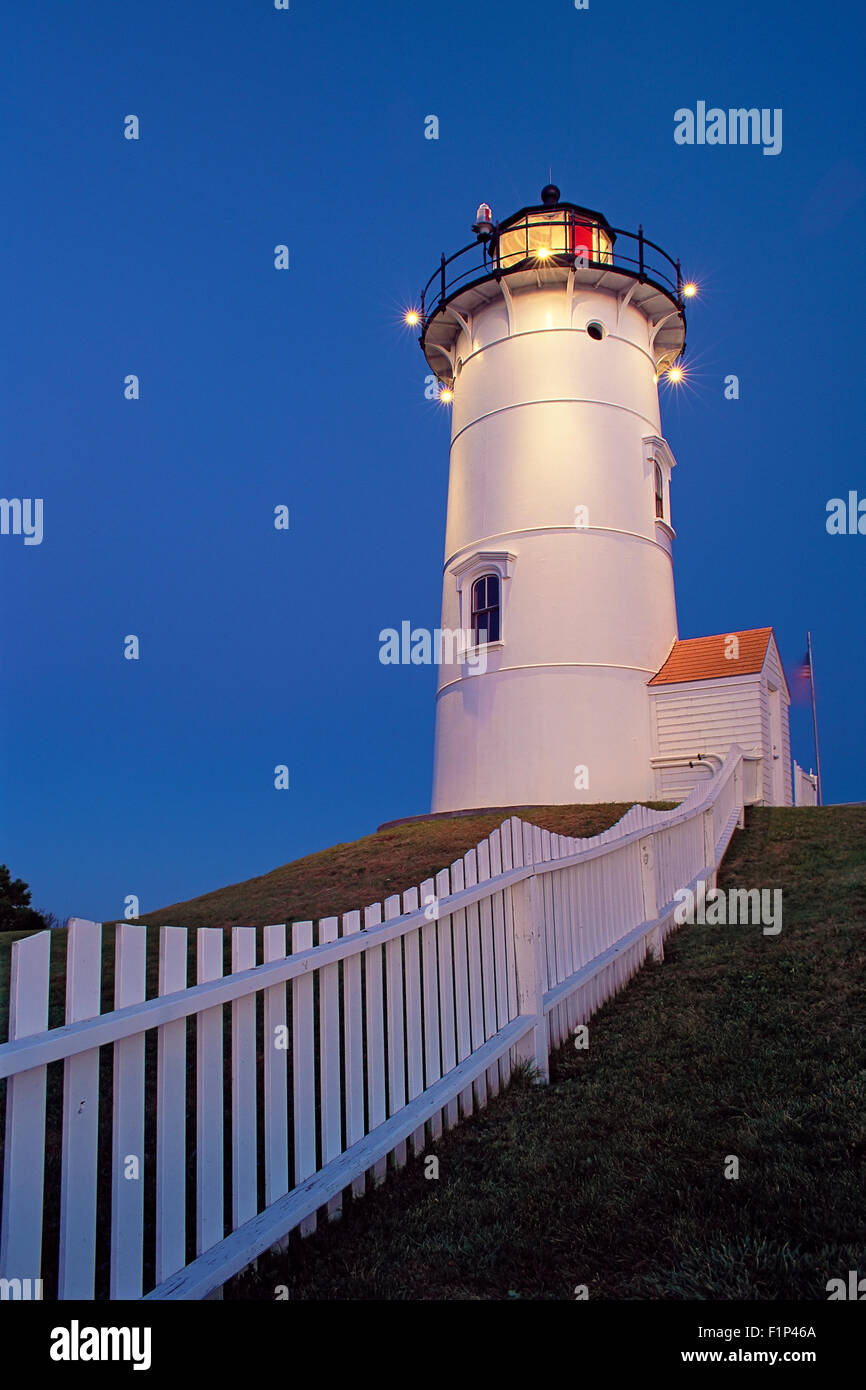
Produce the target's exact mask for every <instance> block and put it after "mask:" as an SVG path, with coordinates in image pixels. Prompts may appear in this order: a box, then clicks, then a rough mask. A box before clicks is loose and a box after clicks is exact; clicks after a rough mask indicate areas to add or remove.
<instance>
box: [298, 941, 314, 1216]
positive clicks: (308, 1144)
mask: <svg viewBox="0 0 866 1390" xmlns="http://www.w3.org/2000/svg"><path fill="white" fill-rule="evenodd" d="M312 944H313V924H312V922H293V923H292V952H293V953H297V952H298V951H307V950H309V948H310V947H311V946H312ZM313 986H314V980H313V975H312V973H311V972H307V973H305V974H303V975H300V976H299V977H298V978H297V979H295V980H292V1095H293V1099H294V1107H293V1113H294V1129H293V1135H294V1147H295V1183H296V1184H298V1183H302V1182H303V1181H304V1178H309V1177H311V1176H312V1174H313V1173H315V1171H316V1050H315V1049H316V1043H315V1024H314V996H313ZM298 1229H299V1230H300V1233H301V1235H302V1236H308V1235H312V1233H313V1231H315V1229H316V1215H315V1212H314V1213H313V1214H312V1215H310V1216H306V1217H304V1220H303V1221H302V1222H301V1224H300V1226H299V1228H298Z"/></svg>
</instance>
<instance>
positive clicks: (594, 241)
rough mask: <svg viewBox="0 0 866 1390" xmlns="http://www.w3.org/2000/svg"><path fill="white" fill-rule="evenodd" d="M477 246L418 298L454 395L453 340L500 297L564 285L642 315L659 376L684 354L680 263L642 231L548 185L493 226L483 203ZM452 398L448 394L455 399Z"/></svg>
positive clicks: (448, 263)
mask: <svg viewBox="0 0 866 1390" xmlns="http://www.w3.org/2000/svg"><path fill="white" fill-rule="evenodd" d="M472 231H473V232H474V234H475V239H474V241H472V242H470V243H469V245H468V246H464V247H462V248H461V249H460V250H459V251H455V252H454V253H453V254H452V255H450V256H446V255H445V253H444V252H443V254H442V256H441V258H440V263H439V266H438V269H437V270H435V271H434V272H433V274H432V275H431V276H430V279H429V280H428V282H427V284H426V285H425V286H424V289H423V291H422V294H421V304H420V312H419V313H416V314H413V316H411V317H407V322H411V323H415V322H418V323H420V328H421V332H420V342H421V347H422V349H423V351H424V355H425V357H426V358H427V361H428V362H429V364H430V367H431V369H432V370H433V371H434V372H435V374H436V376H437V377H438V379H439V381H440V382H441V383H442V385H443V386H444V387H446V388H447V389H448V391H449V392H450V390H451V388H452V387H453V385H454V381H455V379H456V375H457V371H458V366H459V363H458V356H459V355H460V354H459V352H458V349H457V339H458V338H459V336H460V333H461V331H463V330H465V329H466V326H467V324H468V322H469V321H470V320H471V318H472V316H473V315H476V314H477V313H479V312H480V311H482V310H483V309H484V307H485V306H486V305H488V304H490V303H491V302H492V301H494V300H496V299H501V298H503V297H507V296H509V295H510V294H519V293H520V292H522V291H523V290H531V289H533V288H542V287H544V286H547V287H549V286H552V285H554V284H561V285H562V286H563V289H564V290H565V293H566V296H567V299H568V301H569V302H570V300H571V296H572V294H574V293H579V292H583V291H602V292H607V293H609V294H612V295H614V296H615V297H616V298H617V300H618V302H619V303H620V304H621V306H624V305H625V304H631V305H632V306H633V307H634V308H636V309H639V310H640V311H641V313H642V314H643V315H644V317H645V318H646V319H647V320H648V322H649V325H650V330H649V332H650V342H649V346H650V350H651V353H652V357H653V361H654V362H655V364H656V369H657V371H658V372H661V371H666V370H668V369H669V368H670V366H671V365H672V364H673V363H675V362H677V361H678V360H679V359H680V358H681V357H682V354H683V352H684V350H685V337H686V316H685V298H687V297H688V296H689V292H690V290H689V286H687V285H685V286H684V284H683V280H682V276H681V274H680V267H679V262H678V261H674V260H673V259H672V258H671V257H670V256H669V255H668V254H667V252H666V251H663V250H662V248H661V247H660V246H658V245H657V244H656V243H655V242H653V241H650V240H649V238H648V237H645V236H644V232H643V228H642V227H639V228H638V230H637V232H632V231H627V230H625V229H624V228H621V227H616V228H615V227H612V226H611V225H610V223H609V222H608V221H607V218H606V217H604V215H603V214H602V213H600V212H594V211H592V210H591V209H589V208H584V207H580V206H578V205H577V204H576V203H568V202H562V201H560V193H559V189H558V188H557V187H556V185H555V184H548V185H547V186H546V187H545V188H543V189H542V191H541V203H540V205H537V206H535V207H524V208H521V209H520V211H519V212H515V213H512V214H511V215H510V216H509V217H506V218H503V219H502V220H501V221H496V219H495V217H494V214H493V211H492V209H491V207H490V205H489V204H488V203H481V205H480V206H479V208H478V211H477V212H476V214H475V221H474V223H473V224H472ZM449 399H450V396H449Z"/></svg>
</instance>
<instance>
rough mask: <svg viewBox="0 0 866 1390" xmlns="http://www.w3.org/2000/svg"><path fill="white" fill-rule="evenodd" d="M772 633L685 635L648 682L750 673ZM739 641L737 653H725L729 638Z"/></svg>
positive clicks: (670, 682) (766, 629)
mask: <svg viewBox="0 0 866 1390" xmlns="http://www.w3.org/2000/svg"><path fill="white" fill-rule="evenodd" d="M772 635H773V629H772V628H771V627H755V628H751V629H750V630H749V631H748V632H720V633H719V634H718V635H717V636H716V637H688V638H686V640H685V641H683V642H675V643H674V645H673V649H672V651H671V654H670V656H669V657H668V659H667V661H666V662H665V664H664V666H662V668H661V670H660V671H658V672H656V674H655V675H654V676H653V678H652V680H650V681H647V685H675V684H676V683H677V682H678V681H713V680H720V679H721V678H722V677H724V676H750V675H753V674H755V673H756V672H758V671H760V670H761V668H762V666H763V664H764V658H765V657H766V655H767V647H768V646H769V643H770V638H771V637H772ZM732 637H736V638H737V640H738V642H739V655H738V656H736V657H734V656H726V655H725V652H726V651H730V650H731V645H730V639H731V638H732Z"/></svg>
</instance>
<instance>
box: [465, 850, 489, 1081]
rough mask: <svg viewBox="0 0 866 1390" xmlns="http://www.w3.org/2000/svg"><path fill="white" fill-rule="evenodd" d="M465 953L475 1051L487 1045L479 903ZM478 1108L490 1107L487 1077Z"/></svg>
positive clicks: (474, 878) (472, 868)
mask: <svg viewBox="0 0 866 1390" xmlns="http://www.w3.org/2000/svg"><path fill="white" fill-rule="evenodd" d="M463 865H464V873H465V877H466V887H467V888H474V886H475V884H476V883H477V882H478V859H477V854H476V851H475V850H474V849H470V850H469V852H468V853H467V854H464V856H463ZM466 952H467V960H468V965H469V1025H470V1029H471V1035H472V1051H473V1052H475V1051H476V1050H477V1049H478V1048H479V1047H481V1046H482V1044H483V1043H484V989H483V984H482V980H481V920H480V916H479V912H478V903H472V904H470V906H469V907H467V909H466ZM473 1092H474V1097H475V1104H476V1105H486V1104H487V1077H486V1076H479V1078H478V1080H477V1081H475V1082H474V1084H473Z"/></svg>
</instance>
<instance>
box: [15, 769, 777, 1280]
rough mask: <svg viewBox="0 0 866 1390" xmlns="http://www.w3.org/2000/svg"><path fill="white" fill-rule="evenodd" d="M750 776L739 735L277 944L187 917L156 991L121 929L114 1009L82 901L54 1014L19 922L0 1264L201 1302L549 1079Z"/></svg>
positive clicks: (502, 837)
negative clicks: (641, 788) (571, 822)
mask: <svg viewBox="0 0 866 1390" xmlns="http://www.w3.org/2000/svg"><path fill="white" fill-rule="evenodd" d="M749 769H750V759H749V757H748V755H746V754H744V753H743V752H742V750H741V749H739V748H738V747H736V746H734V747H732V748H731V751H730V753H729V756H728V758H727V759H726V761H725V763H724V765H723V766H722V767H721V768H720V769H719V771H717V772H716V774H715V775H714V776H713V777H712V779H711V780H709V781H707V782H703V783H701V784H700V785H699V786H698V787H696V788H695V790H694V791H693V792H692V793H691V795H690V796H689V797H688V798H687V800H686V801H684V802H683V803H682V804H681V805H680V806H679V807H677V808H676V809H675V810H673V811H652V810H650V809H648V808H646V807H643V806H634V807H632V809H631V810H630V811H629V812H628V813H627V814H626V815H625V816H624V817H623V819H622V820H621V821H619V822H618V823H617V824H616V825H615V826H612V827H611V828H610V829H608V830H606V831H605V832H604V833H603V834H601V835H598V836H594V837H592V838H590V839H586V840H578V839H574V838H571V837H567V836H562V835H556V834H552V833H551V832H549V831H547V830H542V829H540V828H539V827H537V826H532V825H528V824H526V823H524V822H522V821H520V820H519V819H517V818H511V819H509V820H507V821H505V823H504V824H503V825H502V826H501V827H500V828H499V829H497V830H494V831H493V832H492V833H491V834H490V835H489V836H488V837H487V839H485V840H483V841H482V842H481V843H480V844H479V845H478V846H477V847H476V848H475V849H471V850H469V851H468V853H466V854H465V855H464V856H463V858H462V859H458V860H457V861H456V862H455V863H453V864H452V865H451V866H450V868H448V869H443V870H442V871H441V872H440V873H439V874H437V875H436V876H435V878H432V879H428V880H426V881H425V882H424V883H422V884H421V885H420V887H419V888H413V889H410V890H409V891H408V892H406V893H404V894H402V896H398V895H394V896H392V897H389V898H387V899H386V900H385V902H384V903H383V904H374V905H372V906H369V907H367V908H366V909H365V910H364V911H363V913H362V912H360V911H355V912H349V913H346V914H345V915H344V916H343V917H342V918H341V919H338V918H336V917H329V918H325V919H323V920H322V921H320V922H319V923H318V924H314V923H312V922H295V923H294V924H293V925H292V927H291V933H290V937H289V939H288V940H287V934H286V933H287V929H286V927H285V926H284V925H277V926H270V927H265V928H264V929H263V930H258V931H257V929H256V928H251V927H233V928H232V929H231V931H230V932H229V933H224V932H223V930H222V929H220V928H202V929H200V930H198V931H197V932H196V935H195V952H194V954H193V955H192V957H191V956H190V944H191V943H190V940H189V939H188V934H187V932H186V930H185V929H184V928H180V927H162V928H160V930H159V934H158V945H159V961H158V981H157V982H156V984H155V985H154V983H153V981H151V985H150V997H147V995H148V971H147V944H148V942H147V930H148V929H147V928H146V927H144V926H140V925H137V924H133V923H122V924H119V925H118V926H117V928H116V934H115V951H114V959H113V989H114V995H113V1003H114V1007H113V1008H112V1009H110V1010H109V1011H107V1012H103V1011H102V1007H101V999H102V968H103V963H104V962H103V957H104V954H105V952H104V949H103V931H102V928H101V927H100V925H99V924H98V923H94V922H87V921H83V920H80V919H72V920H71V922H70V926H69V931H68V934H67V935H68V945H67V958H66V968H65V987H66V1004H65V1022H64V1023H63V1024H62V1025H60V1026H55V1027H49V1026H48V1024H49V993H50V991H49V984H50V965H51V962H50V957H49V947H50V940H51V937H50V933H48V932H41V933H38V934H36V935H33V936H30V937H26V938H23V939H22V940H20V941H17V942H16V943H15V944H14V945H13V948H12V969H11V981H10V1015H9V1041H8V1042H7V1043H5V1044H4V1045H2V1046H0V1079H2V1078H6V1088H7V1091H6V1120H5V1151H4V1164H3V1179H2V1203H0V1278H4V1279H8V1280H16V1279H20V1280H25V1279H28V1278H29V1279H36V1278H43V1277H44V1282H45V1287H46V1288H47V1289H48V1290H49V1292H50V1293H51V1296H55V1295H56V1296H57V1297H58V1298H61V1299H69V1298H83V1299H91V1298H93V1297H94V1296H99V1297H110V1298H138V1297H141V1296H142V1295H144V1296H146V1297H148V1298H187V1299H188V1298H201V1297H205V1296H207V1295H208V1294H210V1293H212V1292H214V1291H215V1290H218V1289H219V1288H220V1287H221V1286H222V1285H223V1284H224V1283H225V1282H226V1281H227V1280H228V1279H230V1278H231V1277H232V1276H233V1275H234V1274H236V1273H238V1272H239V1271H240V1270H242V1269H243V1268H245V1267H246V1266H247V1265H249V1264H250V1263H251V1262H252V1261H253V1260H254V1259H256V1257H257V1256H258V1255H260V1254H262V1253H263V1252H264V1251H266V1250H267V1249H269V1248H270V1247H271V1246H273V1245H275V1244H279V1243H283V1242H284V1241H285V1239H286V1238H287V1236H288V1234H289V1233H290V1232H291V1231H292V1230H295V1229H300V1231H301V1233H302V1234H309V1232H311V1231H312V1230H315V1228H316V1222H317V1220H319V1219H321V1218H325V1219H331V1220H333V1219H336V1218H338V1217H339V1215H340V1211H341V1206H342V1201H343V1198H344V1195H345V1194H347V1193H348V1192H352V1193H353V1194H354V1195H356V1196H360V1195H361V1194H362V1193H363V1192H364V1190H365V1188H366V1186H367V1184H368V1183H369V1184H373V1185H376V1184H378V1183H380V1182H381V1181H382V1180H383V1178H384V1176H385V1174H386V1171H387V1168H388V1165H389V1163H390V1164H391V1165H393V1166H396V1167H400V1166H402V1165H403V1164H405V1162H406V1160H407V1157H408V1154H409V1153H410V1152H411V1153H412V1154H413V1155H414V1154H418V1153H420V1152H422V1151H423V1150H424V1148H425V1145H426V1144H427V1143H428V1142H430V1141H433V1142H435V1140H436V1138H438V1136H439V1135H440V1134H441V1133H442V1131H443V1129H447V1128H450V1127H451V1126H453V1125H454V1124H455V1123H457V1122H458V1120H459V1119H460V1118H461V1117H462V1116H467V1115H470V1114H471V1113H472V1112H473V1110H474V1109H476V1108H477V1107H480V1106H483V1105H485V1104H486V1102H487V1100H488V1098H489V1097H490V1096H495V1095H496V1094H497V1093H498V1092H499V1090H500V1088H501V1087H502V1086H504V1085H505V1084H507V1082H508V1080H509V1078H510V1076H511V1074H512V1072H513V1070H514V1067H515V1066H516V1065H518V1064H520V1063H529V1064H531V1065H532V1067H534V1068H535V1070H536V1073H537V1075H538V1078H539V1080H541V1081H544V1080H546V1078H547V1075H548V1057H549V1053H550V1051H551V1049H553V1048H556V1047H558V1046H560V1045H561V1044H562V1042H563V1041H564V1040H565V1039H566V1038H567V1037H568V1036H569V1035H570V1033H571V1031H572V1030H573V1028H574V1027H575V1026H576V1024H578V1023H582V1022H585V1021H587V1020H588V1019H589V1018H590V1017H591V1016H592V1014H593V1013H594V1012H595V1011H596V1010H597V1009H598V1008H599V1007H600V1005H601V1004H602V1003H603V1002H604V1001H605V1000H606V999H608V998H609V997H610V996H611V995H612V994H614V993H615V992H616V991H618V990H619V989H621V988H622V987H623V986H624V985H625V983H626V982H627V981H628V980H629V979H630V978H631V976H632V975H634V973H635V972H636V971H637V970H639V969H640V967H641V966H642V964H643V963H644V961H645V960H646V958H647V955H648V954H650V955H652V956H654V957H655V958H657V959H661V958H662V957H663V953H664V939H665V937H666V935H667V934H668V932H669V931H670V930H671V929H672V926H673V912H674V907H675V894H676V893H677V891H678V890H679V889H683V888H686V887H694V886H695V884H696V883H697V881H698V880H699V879H701V878H704V879H707V880H710V881H712V880H713V876H714V874H715V871H716V869H717V867H718V864H719V862H720V860H721V857H722V855H723V854H724V852H725V849H726V848H727V845H728V842H729V840H730V837H731V835H732V834H733V831H734V828H735V827H736V825H737V824H738V823H742V814H743V805H744V803H745V802H747V801H749V800H751V799H753V797H751V796H750V794H749V786H748V785H747V784H748V781H749V778H750V775H751V774H750V770H749ZM362 919H363V925H362ZM228 945H230V951H231V954H230V960H227V957H226V948H227V946H228ZM257 957H259V958H258V959H257ZM189 959H193V960H194V964H195V977H196V982H195V984H192V985H190V984H188V980H187V971H188V960H189ZM227 963H228V965H229V970H228V972H227V973H226V972H225V966H226V964H227ZM154 990H155V992H154ZM61 1064H62V1071H63V1076H62V1085H61V1084H60V1081H59V1077H55V1079H54V1081H53V1082H52V1077H53V1076H54V1074H55V1073H56V1072H57V1070H58V1067H59V1066H60V1065H61ZM46 1179H48V1180H47V1181H46ZM46 1212H50V1213H52V1218H51V1222H50V1223H46V1220H45V1214H46Z"/></svg>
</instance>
